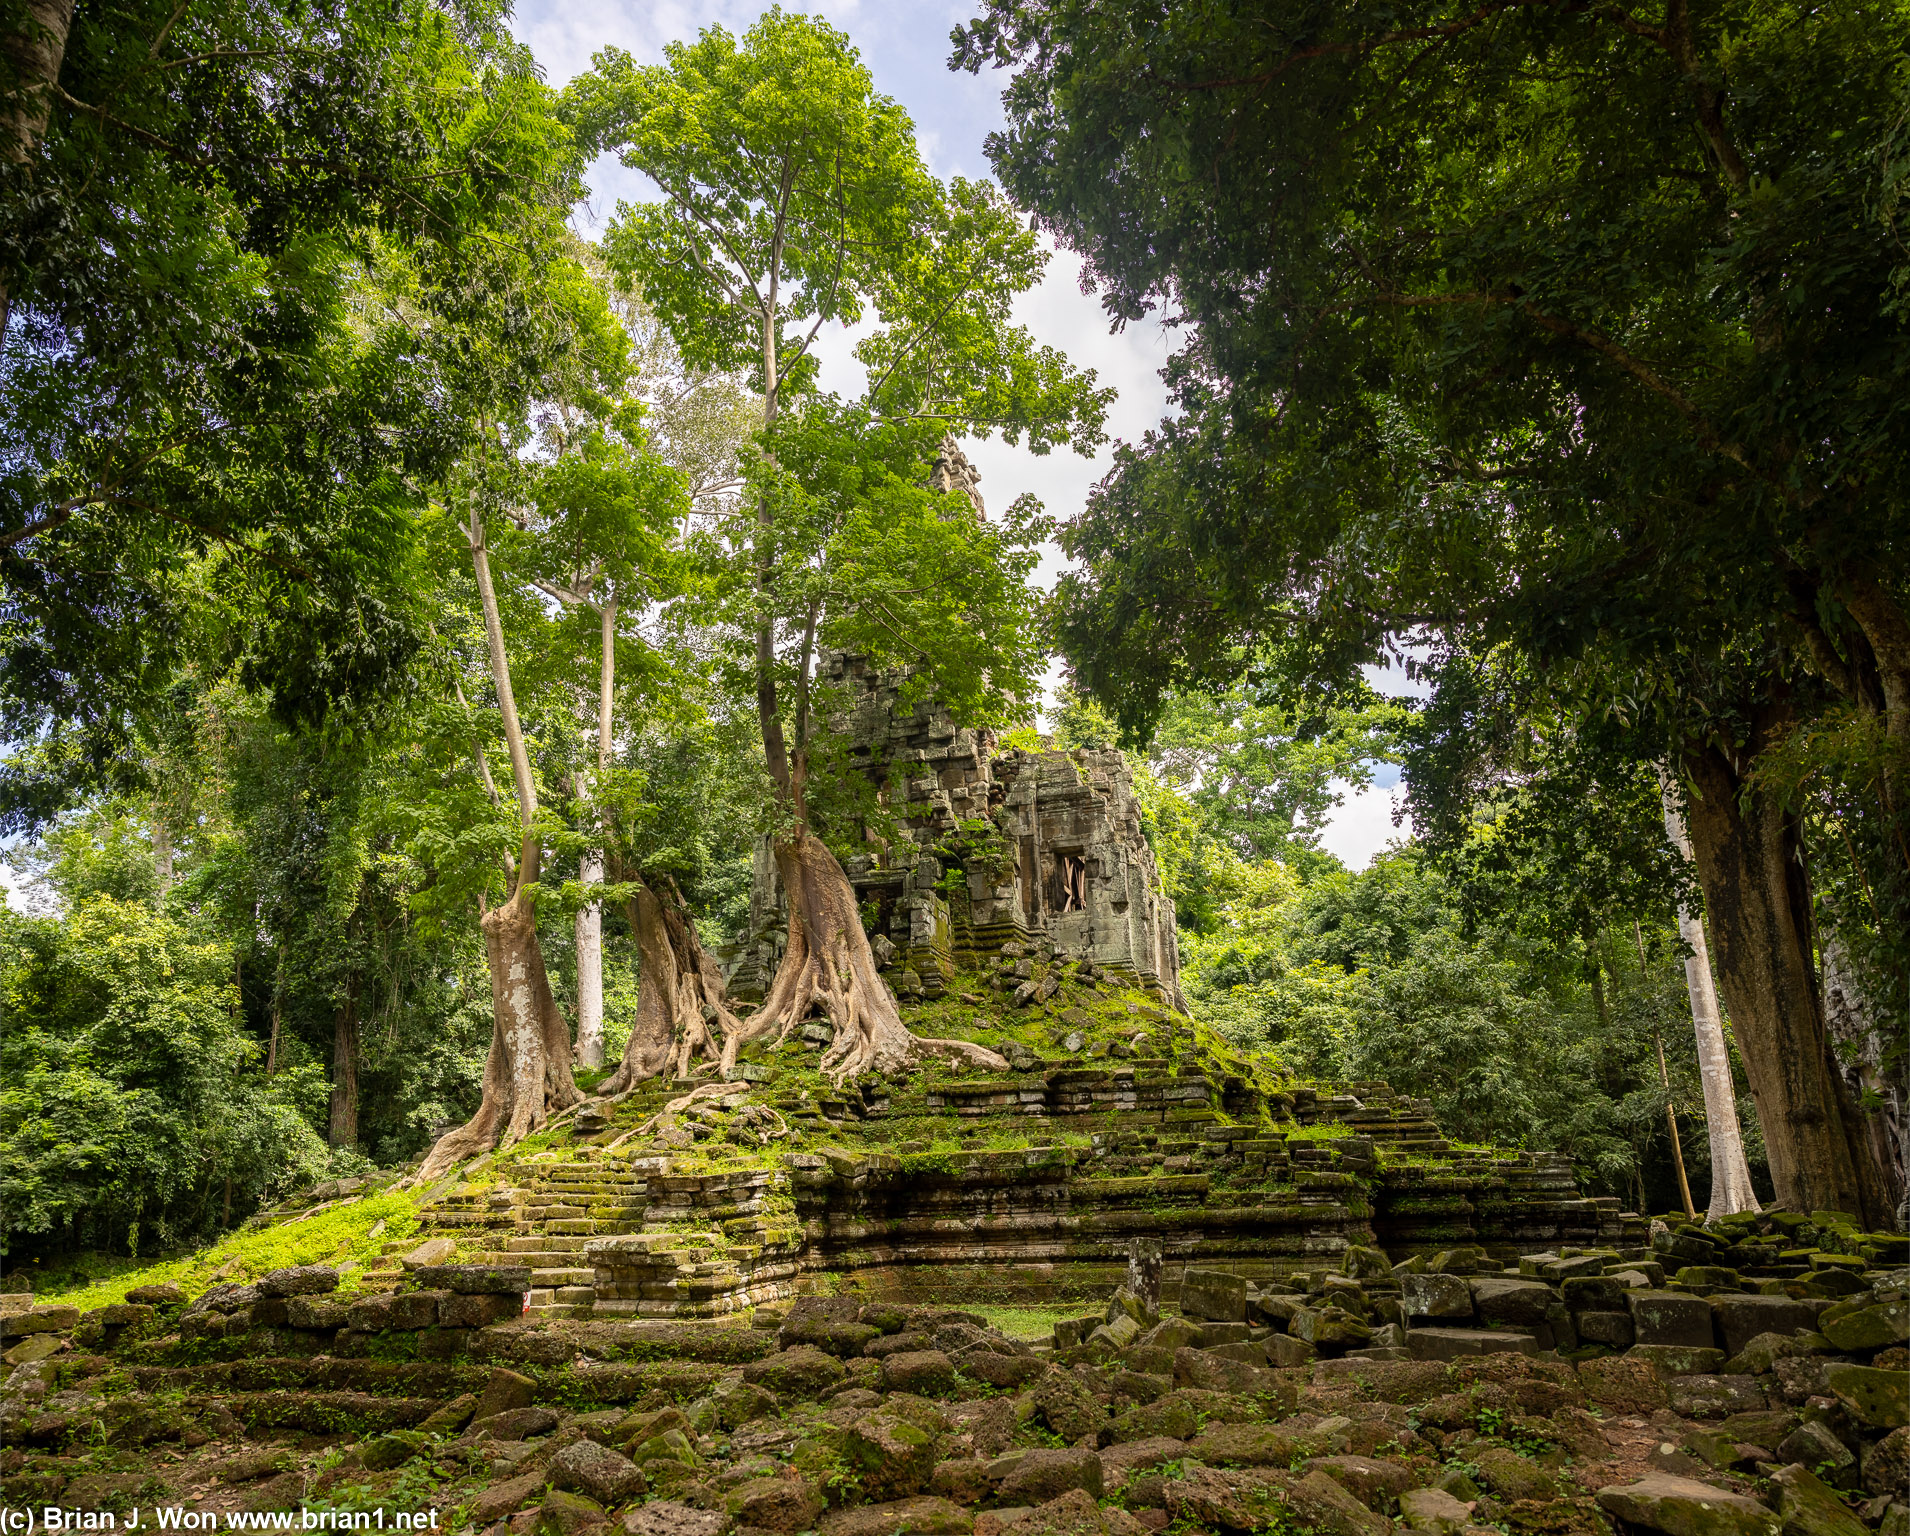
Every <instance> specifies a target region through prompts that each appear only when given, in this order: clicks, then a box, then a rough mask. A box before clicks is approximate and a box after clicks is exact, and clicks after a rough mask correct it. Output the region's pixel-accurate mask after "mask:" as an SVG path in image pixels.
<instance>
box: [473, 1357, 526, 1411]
mask: <svg viewBox="0 0 1910 1536" xmlns="http://www.w3.org/2000/svg"><path fill="white" fill-rule="evenodd" d="M536 1393H537V1383H536V1382H534V1381H532V1380H531V1378H530V1377H528V1376H522V1375H519V1374H518V1373H517V1372H516V1371H507V1370H504V1369H503V1368H502V1367H500V1368H499V1369H497V1370H494V1371H492V1372H491V1375H490V1379H489V1380H488V1381H486V1382H485V1384H484V1390H483V1391H482V1392H480V1393H479V1394H478V1400H477V1404H476V1406H475V1407H474V1408H473V1409H472V1410H471V1417H472V1418H473V1419H485V1418H489V1417H490V1416H491V1415H492V1414H494V1413H504V1412H506V1411H508V1410H509V1409H512V1408H528V1407H530V1405H531V1399H532V1397H534V1396H535V1395H536Z"/></svg>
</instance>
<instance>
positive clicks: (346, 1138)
mask: <svg viewBox="0 0 1910 1536" xmlns="http://www.w3.org/2000/svg"><path fill="white" fill-rule="evenodd" d="M275 1012H276V1010H275ZM276 1024H277V1020H276V1017H275V1018H274V1032H275V1036H276ZM274 1043H275V1044H276V1038H275V1041H274ZM326 1140H328V1141H329V1142H330V1143H331V1144H332V1145H333V1146H335V1147H351V1146H356V1145H357V1144H358V975H357V973H356V972H353V973H352V974H351V975H349V976H347V977H346V979H345V995H344V997H343V998H342V999H341V1000H340V1001H339V1004H338V1012H337V1014H336V1015H334V1016H333V1019H332V1104H331V1123H330V1127H329V1130H328V1134H327V1136H326Z"/></svg>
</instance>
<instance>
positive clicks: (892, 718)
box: [730, 652, 1181, 1007]
mask: <svg viewBox="0 0 1910 1536" xmlns="http://www.w3.org/2000/svg"><path fill="white" fill-rule="evenodd" d="M820 681H821V683H822V685H823V686H824V687H826V688H829V689H831V690H833V691H834V692H835V693H836V694H837V695H838V696H840V697H844V698H846V699H847V700H848V706H847V709H846V711H845V714H844V716H843V717H842V718H841V719H840V720H839V721H838V722H837V724H838V729H839V730H841V731H842V733H843V734H844V735H846V736H847V738H848V740H849V751H850V754H851V757H852V760H853V761H854V763H855V764H856V767H857V770H858V771H860V772H862V773H864V774H866V775H867V776H868V778H869V780H870V782H871V784H872V785H873V786H875V787H876V788H877V789H878V793H879V795H880V796H881V798H882V799H883V800H884V802H885V804H886V805H887V808H888V810H889V811H890V813H891V814H892V815H893V816H894V817H895V818H896V819H897V821H898V822H899V823H900V824H901V832H900V835H899V836H897V837H896V838H894V839H893V840H892V841H888V842H887V843H886V844H877V843H871V845H870V846H871V850H872V851H871V852H870V853H868V854H866V855H864V856H863V857H861V858H856V859H851V860H849V861H848V863H847V869H848V873H849V878H850V881H851V882H852V883H853V884H854V886H855V889H856V895H857V896H858V898H859V899H860V901H861V903H862V906H863V910H864V912H865V913H869V914H872V916H873V921H872V923H871V932H870V938H871V941H872V943H873V944H874V946H875V950H876V959H877V962H878V964H880V965H882V966H883V968H884V969H885V970H886V971H887V972H888V976H889V982H890V984H891V985H892V986H893V987H894V988H895V991H896V993H897V995H898V996H901V997H904V998H907V997H914V996H924V997H939V996H941V995H942V994H943V993H944V992H945V991H947V990H948V987H949V985H950V982H951V981H952V979H953V977H954V975H955V973H956V970H957V969H958V968H968V969H972V968H974V967H975V966H977V965H986V964H992V963H994V962H995V960H996V959H997V958H998V957H999V956H1001V955H1002V954H1003V953H1004V946H1015V947H1014V949H1013V950H1012V952H1011V957H1012V955H1020V954H1023V953H1035V952H1041V953H1045V954H1046V955H1048V956H1049V957H1050V958H1053V959H1057V960H1071V961H1075V962H1079V963H1081V964H1085V965H1088V966H1091V967H1093V968H1094V969H1095V970H1097V971H1100V972H1105V973H1108V974H1110V975H1115V976H1119V977H1122V978H1124V979H1126V980H1127V981H1129V982H1130V983H1137V984H1139V985H1140V986H1142V987H1144V988H1146V989H1147V990H1148V991H1149V992H1151V993H1152V994H1154V995H1155V996H1156V997H1157V998H1159V999H1160V1000H1162V1001H1163V1002H1166V1003H1168V1004H1170V1005H1172V1006H1174V1007H1180V1006H1181V995H1180V955H1179V950H1178V948H1177V947H1176V943H1175V937H1174V903H1173V901H1172V899H1171V898H1170V897H1169V896H1168V895H1167V894H1166V892H1165V891H1163V889H1162V888H1161V879H1160V872H1159V870H1158V869H1157V868H1156V867H1155V863H1154V853H1153V850H1152V849H1151V848H1150V847H1149V846H1148V843H1147V838H1146V836H1145V834H1144V833H1143V832H1142V830H1141V811H1140V806H1139V804H1138V802H1137V801H1136V800H1135V798H1134V781H1133V776H1132V774H1131V773H1130V771H1129V769H1128V766H1127V762H1126V760H1125V759H1124V758H1123V757H1122V755H1121V753H1120V752H1118V751H1115V750H1113V749H1109V750H1106V751H1078V752H1053V751H1023V750H1009V751H1002V750H1001V749H1000V747H999V745H998V742H997V738H996V736H995V733H994V732H993V731H990V730H977V729H974V728H972V727H969V726H964V725H958V724H957V723H956V722H955V719H954V717H953V716H952V715H951V714H950V713H949V711H948V710H947V709H946V708H944V707H943V706H942V705H940V704H938V703H936V702H935V701H933V700H927V699H925V700H922V701H921V702H918V703H914V704H909V703H907V702H905V701H904V699H903V696H902V689H903V686H904V684H905V682H906V674H905V673H902V672H900V671H896V670H890V671H883V670H881V669H878V668H876V667H874V666H872V665H871V664H870V663H869V662H868V661H867V660H866V659H865V658H862V657H859V656H851V655H847V654H844V653H840V652H838V653H835V654H832V655H830V656H828V657H826V658H825V659H824V663H823V666H822V668H821V673H820ZM787 926H788V911H787V908H786V906H785V904H784V902H783V897H782V891H781V888H780V884H779V882H778V880H777V878H776V866H775V861H774V860H773V859H772V858H771V857H770V853H769V847H768V844H767V842H766V841H765V842H764V843H763V844H761V845H759V847H758V849H757V853H756V867H755V877H754V881H753V884H752V888H751V893H750V932H749V937H748V940H747V941H746V943H745V945H744V946H743V948H742V950H741V952H740V954H739V956H738V957H737V961H736V963H735V965H734V968H733V971H732V974H731V976H730V990H731V992H732V993H733V994H734V995H735V996H737V997H739V998H743V999H751V998H759V997H761V996H762V995H763V993H764V991H765V989H766V988H767V985H768V982H769V979H770V978H771V977H772V976H774V975H775V971H776V964H777V962H778V961H779V960H780V959H781V956H782V950H783V946H784V944H785V943H786V930H787Z"/></svg>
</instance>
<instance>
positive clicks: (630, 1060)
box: [597, 885, 743, 1096]
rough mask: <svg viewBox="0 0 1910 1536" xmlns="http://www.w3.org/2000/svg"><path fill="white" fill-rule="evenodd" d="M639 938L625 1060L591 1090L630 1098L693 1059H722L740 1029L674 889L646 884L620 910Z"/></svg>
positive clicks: (677, 1072) (712, 963)
mask: <svg viewBox="0 0 1910 1536" xmlns="http://www.w3.org/2000/svg"><path fill="white" fill-rule="evenodd" d="M625 913H626V915H627V917H628V918H629V920H630V931H631V932H632V933H634V934H635V935H636V936H637V964H638V968H639V970H638V978H637V1018H636V1022H635V1023H634V1024H633V1025H632V1026H631V1029H630V1038H629V1040H627V1041H626V1042H625V1043H624V1048H623V1060H622V1061H621V1062H619V1063H618V1065H617V1070H616V1072H615V1073H614V1074H613V1075H612V1076H610V1077H609V1078H607V1079H605V1081H604V1083H603V1085H602V1086H601V1087H600V1088H599V1089H598V1090H597V1091H598V1092H599V1093H600V1094H603V1095H606V1096H609V1095H613V1094H623V1093H628V1092H629V1091H630V1090H631V1089H632V1088H634V1087H636V1085H637V1084H638V1083H640V1082H643V1081H644V1080H645V1079H646V1078H652V1077H659V1076H665V1075H667V1076H670V1077H682V1076H683V1075H684V1074H685V1073H687V1072H688V1071H689V1069H690V1063H691V1062H693V1061H696V1060H697V1059H699V1058H706V1059H708V1060H711V1061H715V1060H717V1059H719V1058H720V1057H721V1055H722V1050H723V1042H724V1041H725V1040H727V1039H728V1038H729V1037H730V1035H732V1034H733V1033H735V1032H736V1031H737V1030H739V1029H741V1028H742V1027H743V1026H742V1022H741V1020H739V1019H738V1018H737V1017H736V1015H735V1014H733V1013H732V1012H730V1007H729V1000H728V998H727V997H726V996H725V994H724V989H723V972H722V969H721V967H719V966H718V965H717V963H716V957H715V956H714V955H712V954H710V952H709V951H708V950H706V949H705V948H704V947H703V941H702V940H701V939H700V938H699V937H698V936H697V932H696V924H695V923H693V922H691V921H690V916H689V913H688V912H686V911H685V910H684V907H683V902H682V898H681V897H680V896H679V895H678V894H677V892H676V890H675V888H674V886H669V885H666V886H665V887H664V890H663V894H662V895H661V896H659V895H658V893H657V892H656V891H655V890H652V889H651V888H650V887H649V886H647V885H646V886H645V887H644V888H643V889H642V890H640V891H638V892H637V895H636V899H635V900H634V901H632V902H630V903H628V905H627V906H626V908H625Z"/></svg>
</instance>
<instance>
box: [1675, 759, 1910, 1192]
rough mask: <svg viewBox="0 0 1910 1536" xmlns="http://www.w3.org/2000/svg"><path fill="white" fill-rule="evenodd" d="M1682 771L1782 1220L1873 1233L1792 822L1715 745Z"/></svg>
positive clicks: (1864, 1168) (1871, 1160) (1866, 1156)
mask: <svg viewBox="0 0 1910 1536" xmlns="http://www.w3.org/2000/svg"><path fill="white" fill-rule="evenodd" d="M1745 756H1746V760H1747V761H1748V760H1750V759H1751V758H1753V757H1754V756H1755V754H1754V753H1746V754H1745ZM1684 767H1685V771H1686V775H1687V777H1688V778H1689V780H1690V782H1691V785H1692V788H1693V793H1692V795H1691V799H1690V804H1689V808H1688V810H1687V812H1686V821H1687V831H1688V832H1689V834H1690V837H1691V845H1692V850H1693V853H1694V855H1695V857H1696V862H1697V866H1698V880H1699V884H1700V885H1701V886H1702V887H1703V890H1704V901H1705V911H1706V913H1707V915H1708V916H1709V918H1710V921H1711V937H1712V939H1713V940H1714V941H1715V945H1716V959H1717V968H1718V980H1719V983H1720V985H1721V986H1722V987H1723V989H1724V996H1725V1001H1726V1002H1727V1003H1728V1004H1729V1005H1730V1010H1731V1021H1732V1025H1733V1027H1734V1028H1735V1030H1736V1032H1737V1038H1738V1050H1739V1051H1740V1053H1741V1054H1742V1055H1743V1057H1744V1066H1745V1074H1746V1076H1747V1077H1748V1078H1749V1080H1750V1087H1751V1097H1752V1100H1753V1101H1754V1102H1755V1103H1756V1105H1757V1111H1758V1120H1759V1123H1760V1124H1761V1126H1762V1128H1763V1131H1764V1144H1765V1147H1766V1149H1767V1150H1768V1152H1769V1154H1770V1160H1771V1181H1772V1184H1773V1185H1774V1186H1775V1189H1776V1193H1777V1199H1778V1200H1779V1201H1780V1202H1781V1203H1782V1204H1783V1205H1784V1206H1785V1207H1786V1208H1788V1209H1790V1210H1793V1211H1801V1212H1810V1211H1816V1210H1836V1211H1845V1212H1848V1213H1850V1214H1851V1215H1854V1216H1856V1217H1858V1218H1859V1219H1860V1220H1861V1221H1862V1222H1863V1223H1864V1225H1866V1226H1867V1227H1873V1228H1874V1227H1876V1226H1878V1225H1880V1224H1882V1223H1883V1222H1885V1221H1886V1220H1888V1219H1889V1216H1890V1214H1891V1213H1890V1210H1889V1202H1888V1200H1887V1199H1886V1196H1885V1184H1884V1179H1883V1174H1882V1169H1881V1167H1880V1166H1879V1164H1878V1161H1877V1158H1876V1156H1875V1153H1874V1151H1873V1150H1872V1142H1871V1139H1870V1137H1869V1135H1868V1133H1867V1132H1866V1130H1865V1128H1864V1126H1863V1124H1862V1117H1861V1114H1860V1112H1859V1110H1858V1107H1857V1105H1856V1103H1855V1101H1854V1100H1853V1098H1852V1096H1851V1095H1850V1093H1849V1092H1848V1090H1847V1089H1846V1088H1845V1085H1844V1082H1843V1079H1842V1077H1841V1075H1840V1074H1839V1073H1838V1071H1837V1069H1836V1064H1835V1063H1834V1062H1833V1060H1832V1059H1831V1054H1830V1042H1829V1039H1828V1036H1827V1034H1826V1032H1825V1028H1824V1018H1823V1013H1822V1010H1821V1007H1820V1003H1819V996H1818V990H1817V976H1816V972H1815V966H1814V964H1813V959H1812V956H1813V947H1812V941H1811V915H1810V913H1811V908H1810V893H1809V889H1808V887H1807V884H1806V881H1805V878H1804V869H1803V864H1802V860H1801V856H1800V848H1799V844H1798V838H1797V830H1796V826H1795V823H1794V822H1793V820H1792V818H1791V817H1790V816H1789V815H1788V814H1787V813H1786V812H1785V811H1784V809H1783V807H1782V806H1781V805H1780V804H1779V803H1778V801H1777V800H1776V798H1775V797H1774V796H1773V795H1772V794H1771V793H1770V792H1769V791H1768V790H1766V789H1764V788H1763V787H1761V786H1759V785H1756V784H1754V783H1753V784H1747V783H1746V782H1745V780H1744V779H1743V777H1742V776H1741V775H1740V773H1739V772H1738V770H1737V768H1736V767H1735V766H1734V764H1733V761H1732V759H1731V758H1730V757H1729V756H1727V755H1726V751H1725V749H1724V748H1723V747H1720V746H1717V745H1711V746H1706V747H1704V748H1702V749H1700V750H1697V751H1694V752H1691V753H1688V754H1687V755H1686V758H1685V762H1684Z"/></svg>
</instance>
